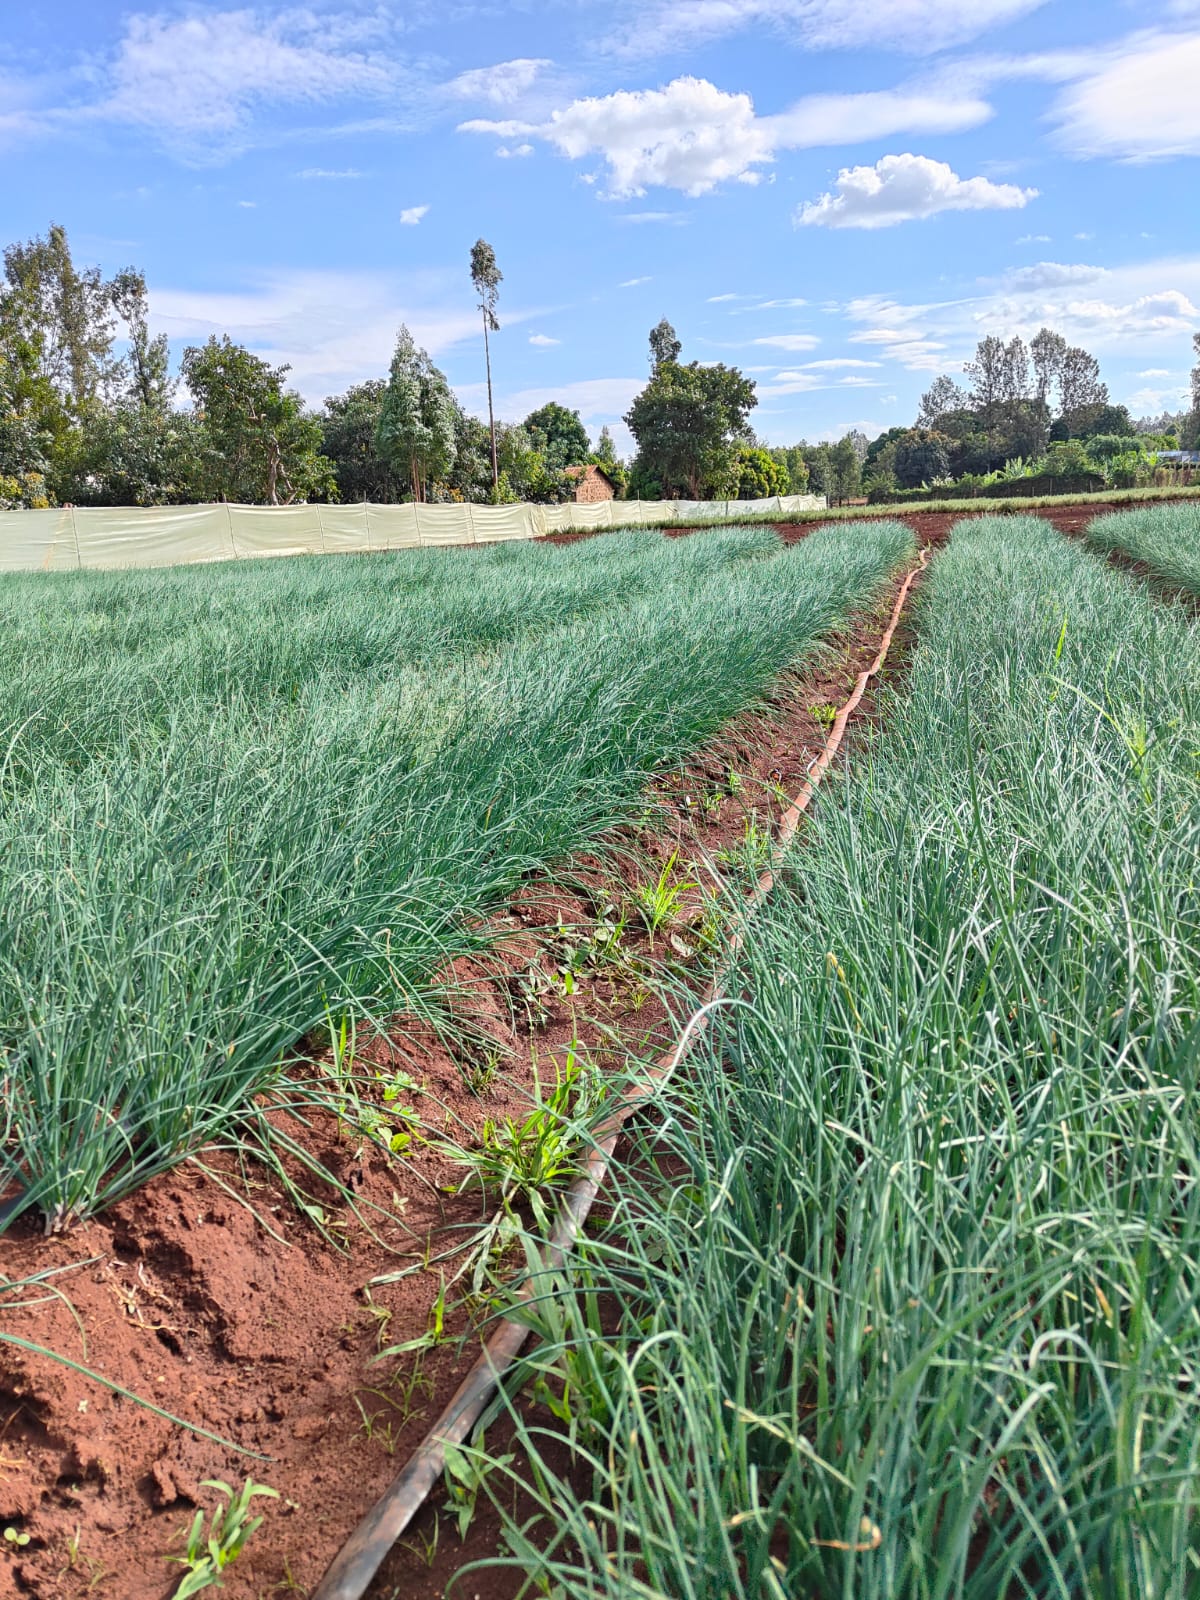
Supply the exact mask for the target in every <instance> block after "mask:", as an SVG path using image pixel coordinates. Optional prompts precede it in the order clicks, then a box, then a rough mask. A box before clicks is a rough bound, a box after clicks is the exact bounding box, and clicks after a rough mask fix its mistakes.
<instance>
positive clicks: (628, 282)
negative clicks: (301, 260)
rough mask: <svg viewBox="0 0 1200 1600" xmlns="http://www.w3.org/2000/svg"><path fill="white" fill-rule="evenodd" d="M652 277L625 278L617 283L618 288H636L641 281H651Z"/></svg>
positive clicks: (652, 280)
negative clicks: (622, 281)
mask: <svg viewBox="0 0 1200 1600" xmlns="http://www.w3.org/2000/svg"><path fill="white" fill-rule="evenodd" d="M653 282H654V279H653V278H626V279H625V282H624V283H619V284H618V285H617V288H618V289H637V288H639V287H640V286H641V285H642V284H643V283H653Z"/></svg>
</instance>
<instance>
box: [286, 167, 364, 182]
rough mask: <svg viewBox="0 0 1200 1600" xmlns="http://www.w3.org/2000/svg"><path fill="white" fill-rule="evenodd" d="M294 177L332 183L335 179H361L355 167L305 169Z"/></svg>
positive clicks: (360, 174)
mask: <svg viewBox="0 0 1200 1600" xmlns="http://www.w3.org/2000/svg"><path fill="white" fill-rule="evenodd" d="M296 176H297V177H298V178H305V179H308V180H312V179H329V180H330V181H333V180H335V179H348V178H361V177H362V173H361V172H360V171H359V170H358V168H357V167H341V168H331V167H305V168H304V171H303V172H298V173H297V174H296Z"/></svg>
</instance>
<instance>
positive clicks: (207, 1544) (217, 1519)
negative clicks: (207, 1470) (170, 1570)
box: [169, 1478, 279, 1600]
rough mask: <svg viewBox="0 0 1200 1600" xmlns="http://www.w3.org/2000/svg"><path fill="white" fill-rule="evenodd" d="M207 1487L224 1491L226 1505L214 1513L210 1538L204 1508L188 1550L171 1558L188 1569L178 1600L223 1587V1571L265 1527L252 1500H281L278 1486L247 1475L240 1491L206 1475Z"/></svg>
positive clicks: (192, 1531) (176, 1593) (189, 1539)
mask: <svg viewBox="0 0 1200 1600" xmlns="http://www.w3.org/2000/svg"><path fill="white" fill-rule="evenodd" d="M203 1487H204V1488H205V1489H216V1490H217V1491H218V1492H219V1493H220V1494H223V1495H224V1496H225V1498H226V1504H225V1505H223V1506H218V1507H217V1509H216V1510H215V1511H214V1512H213V1514H212V1521H211V1522H210V1523H209V1526H208V1536H207V1538H206V1537H205V1533H204V1511H203V1509H201V1510H200V1511H197V1513H196V1517H195V1521H194V1522H193V1523H192V1526H191V1528H190V1530H189V1531H188V1538H187V1551H186V1553H185V1554H184V1555H181V1556H171V1557H170V1558H169V1559H170V1560H172V1561H177V1562H178V1563H179V1564H180V1565H181V1566H185V1567H186V1568H187V1569H188V1570H187V1572H186V1573H185V1574H184V1577H183V1580H182V1582H181V1583H180V1585H179V1587H178V1589H176V1591H175V1595H174V1600H187V1597H188V1596H189V1595H193V1594H199V1593H200V1591H201V1590H202V1589H211V1588H214V1587H216V1588H221V1587H223V1585H222V1583H221V1574H222V1573H223V1572H224V1571H225V1568H226V1567H228V1566H231V1565H232V1564H233V1562H235V1561H236V1560H237V1558H238V1557H239V1556H240V1555H241V1553H242V1551H243V1550H244V1549H245V1547H246V1541H247V1540H248V1539H249V1538H250V1537H251V1535H252V1534H253V1533H255V1532H256V1531H257V1530H258V1529H259V1528H260V1527H261V1526H262V1521H263V1519H262V1518H261V1517H251V1516H249V1515H248V1513H249V1510H250V1502H251V1501H252V1500H254V1499H255V1498H256V1497H257V1496H258V1495H266V1496H267V1497H269V1498H270V1499H272V1500H278V1499H279V1491H278V1490H277V1489H270V1488H268V1487H267V1485H266V1484H265V1483H255V1481H254V1479H253V1478H247V1479H246V1481H245V1483H244V1484H243V1485H242V1487H241V1488H240V1489H239V1490H238V1491H237V1493H236V1494H235V1493H234V1492H233V1490H232V1488H230V1486H229V1484H227V1483H222V1481H221V1480H220V1478H205V1479H204V1483H203Z"/></svg>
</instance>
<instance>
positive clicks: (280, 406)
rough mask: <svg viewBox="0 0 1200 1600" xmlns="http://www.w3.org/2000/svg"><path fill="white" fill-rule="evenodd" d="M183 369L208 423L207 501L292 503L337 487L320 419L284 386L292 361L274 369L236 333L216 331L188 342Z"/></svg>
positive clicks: (203, 471) (204, 433)
mask: <svg viewBox="0 0 1200 1600" xmlns="http://www.w3.org/2000/svg"><path fill="white" fill-rule="evenodd" d="M182 370H183V377H184V380H185V382H186V383H187V386H188V389H189V390H190V392H191V395H192V398H193V400H194V401H195V404H196V409H197V412H198V413H199V416H200V421H201V452H200V454H201V459H200V463H199V465H200V475H201V482H202V484H203V488H204V492H205V495H206V497H207V498H209V499H214V500H237V501H244V502H246V503H250V504H257V505H262V504H266V505H281V504H282V505H291V504H292V503H293V502H294V501H297V500H307V499H312V498H316V497H320V496H325V495H329V494H331V493H332V492H333V491H334V488H335V484H334V477H333V467H332V464H331V463H330V462H329V461H327V460H326V459H325V457H324V456H323V455H322V454H321V421H320V418H319V417H316V416H313V415H311V414H309V413H307V412H306V411H305V409H304V405H303V402H302V400H301V398H300V396H299V395H298V394H296V393H295V391H294V390H291V389H285V388H284V387H283V380H284V378H285V377H286V375H287V373H288V371H289V369H288V368H287V367H286V366H282V367H272V366H271V365H269V363H267V362H266V361H263V360H262V359H261V357H259V356H256V355H253V354H252V353H251V352H250V351H249V350H247V349H246V348H245V346H244V345H240V344H234V342H233V341H232V340H231V339H230V338H229V336H228V334H226V335H225V337H224V338H221V339H218V338H217V337H216V335H215V334H214V336H213V337H212V338H211V339H209V341H208V343H207V344H204V345H199V346H197V345H189V346H188V348H187V349H186V350H185V351H184V353H183V367H182Z"/></svg>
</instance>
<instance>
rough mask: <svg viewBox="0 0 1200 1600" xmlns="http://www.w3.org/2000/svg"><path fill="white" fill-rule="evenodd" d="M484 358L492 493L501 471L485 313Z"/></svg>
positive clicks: (498, 484)
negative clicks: (497, 448) (485, 364)
mask: <svg viewBox="0 0 1200 1600" xmlns="http://www.w3.org/2000/svg"><path fill="white" fill-rule="evenodd" d="M483 356H484V360H485V361H486V362H487V385H488V426H489V428H490V429H491V434H492V492H493V494H494V493H495V491H496V490H498V489H499V487H500V470H499V467H498V466H497V464H496V413H495V410H494V409H493V406H492V347H491V345H490V344H489V342H488V315H487V312H486V311H485V312H484V313H483Z"/></svg>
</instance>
